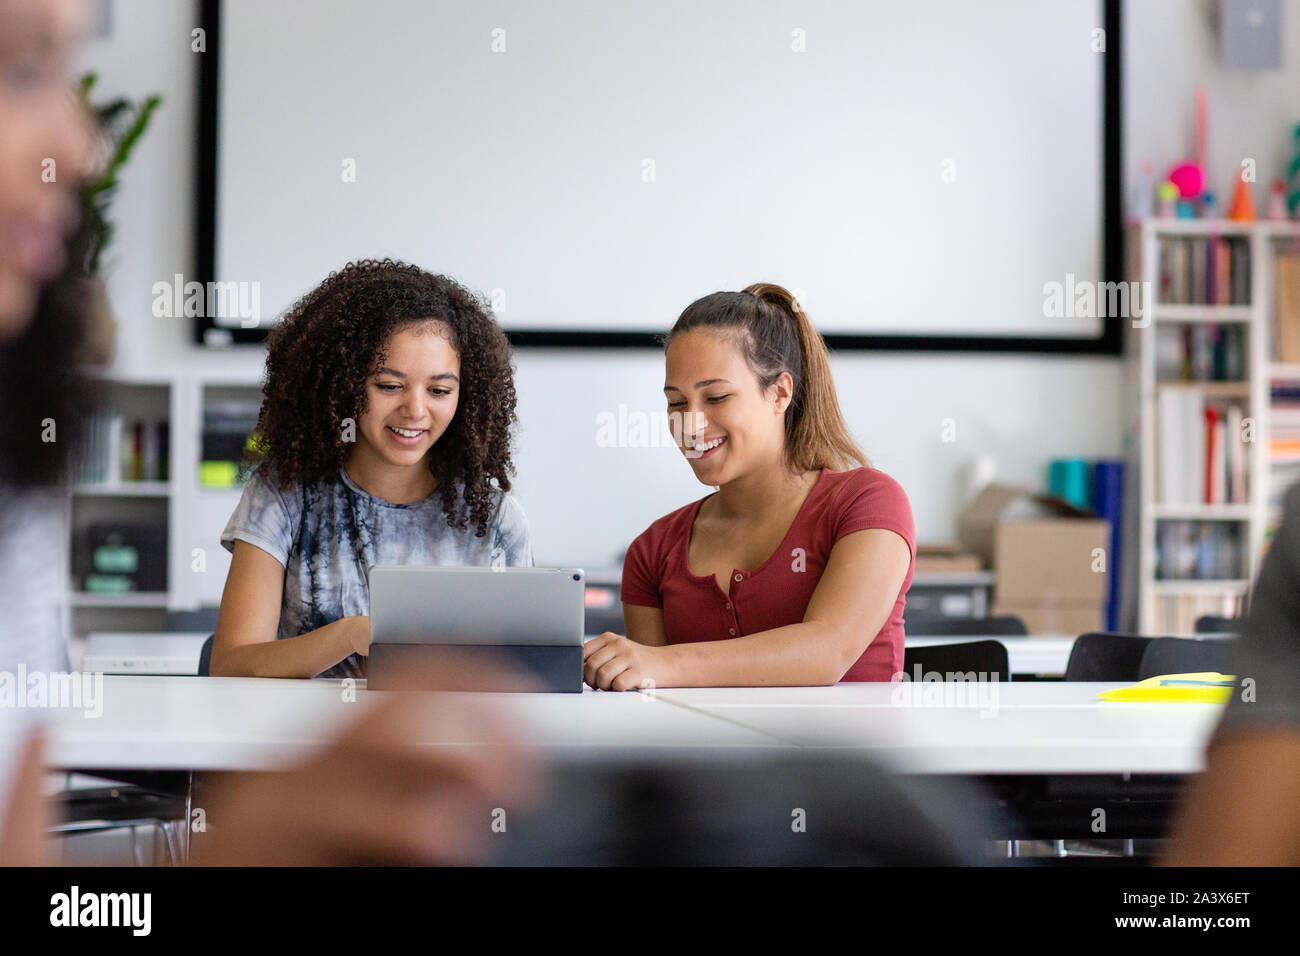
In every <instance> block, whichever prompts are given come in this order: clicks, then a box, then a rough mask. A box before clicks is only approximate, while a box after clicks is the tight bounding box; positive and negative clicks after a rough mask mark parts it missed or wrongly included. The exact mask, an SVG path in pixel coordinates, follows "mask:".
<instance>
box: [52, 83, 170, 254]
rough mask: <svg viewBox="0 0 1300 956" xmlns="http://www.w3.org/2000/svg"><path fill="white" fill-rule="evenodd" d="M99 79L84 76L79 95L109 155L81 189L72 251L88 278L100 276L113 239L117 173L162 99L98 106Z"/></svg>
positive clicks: (126, 101) (119, 100) (121, 101)
mask: <svg viewBox="0 0 1300 956" xmlns="http://www.w3.org/2000/svg"><path fill="white" fill-rule="evenodd" d="M97 79H98V75H97V74H95V73H87V74H86V75H85V76H83V77H82V78H81V85H80V89H79V94H78V95H79V98H80V100H81V105H82V107H83V108H84V109H85V110H86V111H87V113H88V114H89V115H90V116H92V117H93V118H94V120H95V122H96V124H97V126H98V127H99V135H100V138H101V141H102V143H103V146H104V150H105V155H106V158H105V160H104V164H103V168H102V169H97V170H95V171H94V172H93V173H91V175H90V176H89V177H87V179H86V181H85V182H84V183H83V184H82V186H81V227H80V229H79V230H78V233H77V236H76V239H75V241H74V244H73V249H74V254H75V256H76V261H77V263H78V265H79V266H80V268H81V271H82V273H83V274H85V275H96V274H98V272H99V259H100V256H101V255H103V253H104V250H105V249H106V248H107V247H108V244H109V243H110V242H111V241H112V238H113V223H112V222H111V221H110V220H109V218H108V207H109V204H110V203H111V202H112V200H113V196H114V194H115V193H116V192H117V184H118V180H117V176H118V173H119V172H121V170H122V167H123V166H125V165H126V161H127V160H128V159H129V158H130V156H131V152H132V151H133V150H134V149H135V146H136V144H137V143H138V142H139V141H140V137H141V136H143V135H144V131H145V129H147V128H148V126H149V120H150V118H151V117H152V116H153V112H154V110H156V109H157V108H158V106H159V105H160V104H161V103H162V97H161V96H158V95H157V94H154V95H153V96H149V97H146V98H145V100H144V101H143V102H140V103H135V104H133V103H132V102H131V101H130V100H127V99H125V98H122V97H119V98H117V99H114V100H111V101H110V102H108V103H104V104H102V105H99V106H95V105H93V104H92V103H91V102H90V91H91V90H92V89H93V88H94V86H95V81H96V80H97Z"/></svg>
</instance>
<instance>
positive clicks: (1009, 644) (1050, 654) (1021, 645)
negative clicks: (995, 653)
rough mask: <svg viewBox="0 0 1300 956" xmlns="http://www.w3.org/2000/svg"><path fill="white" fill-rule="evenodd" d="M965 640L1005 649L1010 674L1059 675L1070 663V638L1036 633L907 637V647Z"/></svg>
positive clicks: (1072, 639)
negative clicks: (1017, 635) (999, 643)
mask: <svg viewBox="0 0 1300 956" xmlns="http://www.w3.org/2000/svg"><path fill="white" fill-rule="evenodd" d="M967 641H1000V642H1001V643H1002V644H1003V645H1004V646H1005V647H1006V649H1007V658H1008V659H1009V660H1010V662H1011V673H1013V674H1042V675H1055V676H1060V675H1062V674H1064V673H1065V665H1066V663H1067V662H1068V661H1069V660H1070V650H1071V648H1073V647H1074V641H1075V637H1074V635H1069V636H1065V635H1061V634H1039V635H1033V636H1031V637H1002V636H994V637H990V636H989V635H987V634H971V635H967V636H961V635H953V634H946V635H944V636H943V637H912V636H911V635H907V636H906V637H905V638H904V644H905V645H906V646H907V647H933V646H935V645H937V644H963V643H966V642H967Z"/></svg>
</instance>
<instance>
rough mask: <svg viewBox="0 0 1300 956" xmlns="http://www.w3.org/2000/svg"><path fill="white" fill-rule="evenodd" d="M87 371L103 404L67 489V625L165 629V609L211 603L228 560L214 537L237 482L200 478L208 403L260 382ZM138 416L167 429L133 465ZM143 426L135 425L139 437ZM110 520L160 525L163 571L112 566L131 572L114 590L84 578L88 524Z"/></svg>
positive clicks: (253, 389) (78, 632)
mask: <svg viewBox="0 0 1300 956" xmlns="http://www.w3.org/2000/svg"><path fill="white" fill-rule="evenodd" d="M89 374H90V375H91V376H92V377H94V378H95V379H97V380H98V383H99V385H100V386H101V387H102V390H103V397H104V402H103V406H104V407H103V415H102V416H101V418H100V420H98V421H97V422H96V423H95V427H94V428H92V429H91V432H92V435H91V437H89V438H88V444H87V446H86V447H85V448H84V449H83V452H84V453H85V458H84V460H83V463H82V467H81V470H80V472H79V473H78V474H76V475H74V480H73V481H72V483H71V484H70V486H69V488H68V494H67V501H66V525H67V527H68V530H69V537H70V542H71V544H70V547H69V549H68V562H69V567H68V596H67V605H68V612H69V631H70V633H71V634H72V635H73V637H74V639H76V638H79V637H81V636H84V635H85V634H88V633H92V632H98V631H152V630H165V629H166V628H167V618H168V614H169V613H171V612H177V611H192V610H196V609H197V608H199V607H201V606H213V605H216V604H217V603H218V602H219V601H220V598H221V589H222V587H223V585H224V583H225V577H226V571H227V569H228V568H229V556H228V555H227V554H226V552H225V551H224V549H222V547H221V544H220V541H219V540H218V538H219V535H220V532H221V529H222V528H223V527H224V526H225V523H226V520H227V519H228V518H229V517H230V513H231V512H232V511H233V510H234V507H235V505H236V503H237V502H238V501H239V496H240V493H241V491H242V489H241V488H240V487H222V488H213V487H208V486H204V485H203V484H202V483H201V480H200V472H201V469H200V463H201V460H202V457H203V454H204V451H205V449H204V442H203V437H202V436H203V434H204V411H205V408H207V407H208V406H215V405H218V404H220V403H230V402H233V401H240V400H242V401H244V402H245V403H249V402H256V401H257V399H258V397H259V396H260V394H261V382H260V379H259V378H256V377H253V376H248V377H237V376H236V377H231V376H225V377H222V376H213V375H198V374H163V375H156V374H150V375H132V374H124V373H121V372H105V371H99V370H90V371H89ZM137 421H139V422H142V423H145V424H146V425H147V426H152V427H153V428H155V429H158V428H159V426H162V425H165V430H163V431H155V435H159V434H165V435H166V437H165V438H164V439H162V440H161V441H160V440H158V439H157V438H155V439H154V442H153V444H154V448H153V450H152V451H151V452H150V455H149V456H148V457H149V458H150V464H149V465H148V466H147V467H145V466H141V467H139V468H138V469H137V467H136V465H135V464H134V461H135V459H136V458H137V457H141V456H136V455H135V454H134V451H135V449H134V445H135V442H136V438H135V434H134V432H135V430H134V427H133V425H134V423H135V422H137ZM147 434H148V431H147V428H146V429H144V430H142V431H141V433H140V435H141V438H140V440H141V441H143V439H144V437H145V435H147ZM124 446H125V447H124ZM160 446H161V447H160ZM112 525H124V526H128V527H141V526H152V527H154V528H157V529H160V533H161V540H162V541H164V542H165V553H166V558H165V561H164V562H163V571H162V574H161V580H159V579H158V575H154V576H152V578H149V579H146V578H144V577H142V576H133V575H131V574H126V575H119V578H121V577H127V578H130V579H131V580H129V581H128V582H126V583H123V582H121V581H119V582H118V584H117V588H118V589H117V590H114V589H113V587H114V582H113V575H111V574H108V575H101V577H100V579H99V580H97V581H96V582H95V585H96V586H95V587H94V588H88V587H87V586H86V585H87V573H88V572H95V571H97V570H99V568H98V567H96V561H95V558H94V557H93V555H94V545H93V543H92V541H93V537H92V529H95V528H103V527H105V526H112ZM127 543H128V544H131V542H127ZM196 549H198V551H197V552H196Z"/></svg>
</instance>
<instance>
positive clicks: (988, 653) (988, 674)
mask: <svg viewBox="0 0 1300 956" xmlns="http://www.w3.org/2000/svg"><path fill="white" fill-rule="evenodd" d="M903 670H904V671H906V672H907V674H908V675H909V676H912V678H913V679H917V678H916V676H915V675H917V673H918V671H919V673H920V675H921V679H923V678H924V675H926V674H929V673H938V674H943V675H944V677H945V679H946V680H961V679H962V678H963V677H964V676H965V675H967V674H974V675H975V680H976V681H1003V680H1010V679H1011V662H1010V660H1009V659H1008V657H1007V649H1006V646H1005V645H1003V644H1002V643H1001V642H999V641H968V642H965V643H962V644H932V645H927V646H925V647H907V648H904V649H903ZM954 675H955V676H954Z"/></svg>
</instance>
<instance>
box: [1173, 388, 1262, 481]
mask: <svg viewBox="0 0 1300 956" xmlns="http://www.w3.org/2000/svg"><path fill="white" fill-rule="evenodd" d="M1244 417H1245V413H1244V411H1243V410H1242V407H1241V405H1240V404H1239V403H1238V402H1234V401H1230V400H1226V399H1220V398H1215V397H1213V396H1209V395H1206V394H1205V393H1203V392H1200V391H1198V390H1196V389H1194V388H1178V387H1173V386H1167V387H1164V388H1161V389H1160V390H1159V392H1158V394H1157V403H1156V447H1157V451H1158V453H1159V458H1158V461H1157V467H1156V496H1157V497H1156V500H1157V501H1158V502H1160V503H1161V504H1167V505H1201V504H1208V505H1216V504H1217V505H1225V504H1246V503H1247V502H1248V501H1249V500H1250V498H1249V495H1250V490H1249V487H1248V486H1249V480H1248V469H1247V465H1246V447H1245V443H1244V442H1243V441H1242V440H1241V435H1242V422H1243V420H1244Z"/></svg>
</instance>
